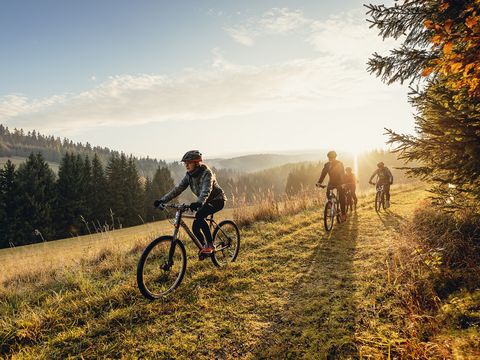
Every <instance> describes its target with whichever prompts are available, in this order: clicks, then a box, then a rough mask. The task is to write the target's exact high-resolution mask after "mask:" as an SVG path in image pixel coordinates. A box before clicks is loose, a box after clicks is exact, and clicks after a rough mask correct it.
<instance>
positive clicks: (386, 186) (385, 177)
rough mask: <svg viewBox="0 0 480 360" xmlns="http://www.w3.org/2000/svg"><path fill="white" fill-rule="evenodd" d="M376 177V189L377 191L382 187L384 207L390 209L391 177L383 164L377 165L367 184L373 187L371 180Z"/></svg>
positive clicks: (390, 173)
mask: <svg viewBox="0 0 480 360" xmlns="http://www.w3.org/2000/svg"><path fill="white" fill-rule="evenodd" d="M375 176H377V182H376V185H377V186H376V188H377V189H378V188H379V187H380V186H382V185H383V191H385V200H386V203H385V207H386V208H389V207H390V185H392V184H393V175H392V172H391V171H390V169H389V168H388V167H386V166H385V164H384V163H383V162H379V163H378V164H377V170H375V171H374V172H373V174H372V176H370V180H368V183H369V184H372V185H374V183H373V182H372V179H373V178H374V177H375Z"/></svg>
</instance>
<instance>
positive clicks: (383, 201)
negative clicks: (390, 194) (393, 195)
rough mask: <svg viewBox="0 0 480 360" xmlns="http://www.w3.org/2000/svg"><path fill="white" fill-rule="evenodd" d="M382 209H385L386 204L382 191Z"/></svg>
mask: <svg viewBox="0 0 480 360" xmlns="http://www.w3.org/2000/svg"><path fill="white" fill-rule="evenodd" d="M381 202H382V209H383V210H387V206H386V204H385V192H383V191H382V201H381Z"/></svg>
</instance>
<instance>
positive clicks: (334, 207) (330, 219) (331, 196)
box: [317, 185, 342, 231]
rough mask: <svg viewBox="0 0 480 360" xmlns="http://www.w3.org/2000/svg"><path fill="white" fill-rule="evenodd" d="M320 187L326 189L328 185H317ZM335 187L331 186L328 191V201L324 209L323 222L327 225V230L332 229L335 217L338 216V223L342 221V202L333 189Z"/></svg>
mask: <svg viewBox="0 0 480 360" xmlns="http://www.w3.org/2000/svg"><path fill="white" fill-rule="evenodd" d="M317 186H318V187H320V188H322V189H325V188H326V185H317ZM333 190H334V189H333V188H329V189H328V192H327V202H326V203H325V208H324V210H323V224H324V225H325V230H326V231H330V230H332V228H333V224H334V222H335V217H336V218H337V223H339V224H340V223H341V222H342V220H341V217H340V216H341V210H340V202H339V201H338V199H337V196H336V195H335V192H334V191H333Z"/></svg>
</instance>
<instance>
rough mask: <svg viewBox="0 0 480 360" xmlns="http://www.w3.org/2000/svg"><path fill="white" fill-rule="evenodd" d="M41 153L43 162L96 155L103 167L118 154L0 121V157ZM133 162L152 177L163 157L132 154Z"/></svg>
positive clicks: (142, 171) (139, 169) (140, 170)
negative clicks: (3, 123) (144, 156)
mask: <svg viewBox="0 0 480 360" xmlns="http://www.w3.org/2000/svg"><path fill="white" fill-rule="evenodd" d="M32 152H33V153H38V152H41V153H42V155H43V158H44V159H45V160H46V161H50V162H54V163H59V162H60V161H61V160H62V158H63V156H64V155H65V154H66V153H67V152H70V153H76V154H81V155H84V156H89V157H90V158H93V156H94V155H96V156H97V157H98V159H99V161H100V162H101V163H102V165H103V166H106V165H107V163H108V162H109V159H110V157H111V156H120V155H121V153H120V152H118V151H114V150H110V149H109V148H108V147H101V146H92V145H91V144H90V143H88V142H87V143H86V144H82V143H80V142H77V143H75V142H73V141H72V140H69V139H67V138H64V139H63V140H62V139H61V138H59V137H54V136H46V135H42V134H40V133H39V132H38V131H36V130H33V131H27V132H25V131H24V130H23V129H16V128H15V129H13V130H10V129H9V128H8V127H6V126H4V125H2V124H0V157H12V156H19V157H27V156H29V155H30V154H31V153H32ZM132 159H133V161H134V162H135V165H136V167H137V169H138V171H139V173H140V174H141V176H144V177H150V178H152V177H153V175H154V174H155V172H156V170H157V169H158V168H159V167H164V166H166V162H165V161H163V160H157V159H151V158H149V157H146V158H137V157H132Z"/></svg>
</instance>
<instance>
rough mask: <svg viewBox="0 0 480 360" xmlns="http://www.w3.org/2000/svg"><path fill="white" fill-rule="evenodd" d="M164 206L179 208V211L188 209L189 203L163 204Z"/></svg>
mask: <svg viewBox="0 0 480 360" xmlns="http://www.w3.org/2000/svg"><path fill="white" fill-rule="evenodd" d="M165 207H169V208H172V209H176V210H181V211H185V210H190V205H187V204H165Z"/></svg>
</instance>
